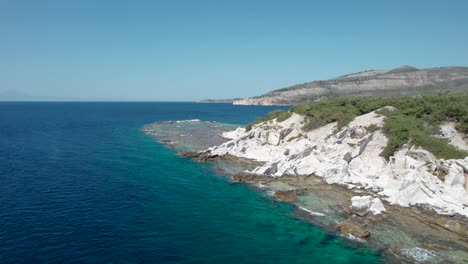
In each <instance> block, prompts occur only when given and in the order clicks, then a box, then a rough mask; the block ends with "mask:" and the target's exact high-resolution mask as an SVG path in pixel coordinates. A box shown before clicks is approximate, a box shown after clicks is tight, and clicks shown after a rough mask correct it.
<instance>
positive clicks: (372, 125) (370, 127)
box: [366, 124, 379, 133]
mask: <svg viewBox="0 0 468 264" xmlns="http://www.w3.org/2000/svg"><path fill="white" fill-rule="evenodd" d="M366 130H367V131H368V132H370V133H373V132H375V131H377V130H379V126H377V125H376V124H371V125H368V126H367V127H366Z"/></svg>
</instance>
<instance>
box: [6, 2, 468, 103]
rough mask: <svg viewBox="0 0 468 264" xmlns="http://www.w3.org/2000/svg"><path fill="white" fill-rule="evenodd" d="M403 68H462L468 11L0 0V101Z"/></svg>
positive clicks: (179, 90)
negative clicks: (14, 94)
mask: <svg viewBox="0 0 468 264" xmlns="http://www.w3.org/2000/svg"><path fill="white" fill-rule="evenodd" d="M383 2H385V3H383ZM402 64H410V65H413V66H416V67H419V68H426V67H437V66H450V65H459V66H468V1H466V0H464V1H430V0H426V1H408V0H407V1H375V0H374V1H274V0H269V1H253V0H252V1H241V0H237V1H232V0H231V1H221V0H213V1H204V0H197V1H180V0H170V1H169V0H168V1H156V0H155V1H131V0H128V1H119V0H109V1H99V0H78V1H71V0H70V1H67V0H57V1H47V0H41V1H37V0H31V1H22V0H0V91H2V90H19V91H23V92H25V93H28V94H32V95H42V96H57V97H73V98H101V99H102V98H109V99H122V100H197V99H203V98H230V97H246V96H252V95H259V94H262V93H264V92H267V91H270V90H273V89H277V88H283V87H286V86H289V85H292V84H296V83H301V82H306V81H311V80H316V79H327V78H331V77H335V76H338V75H343V74H347V73H351V72H356V71H361V70H366V69H386V68H394V67H397V66H399V65H402Z"/></svg>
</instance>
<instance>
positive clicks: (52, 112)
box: [0, 102, 379, 264]
mask: <svg viewBox="0 0 468 264" xmlns="http://www.w3.org/2000/svg"><path fill="white" fill-rule="evenodd" d="M278 108H279V107H264V106H233V105H230V104H202V103H159V102H148V103H144V102H138V103H135V102H2V103H0V263H180V264H182V263H184V264H185V263H222V264H229V263H236V264H238V263H379V256H378V254H376V253H375V252H371V251H369V250H367V249H366V247H365V246H358V245H355V244H353V243H350V242H348V241H345V240H344V239H342V238H340V237H339V236H338V235H337V234H334V233H328V232H325V231H323V230H321V229H319V228H318V227H315V226H313V225H312V224H310V223H307V222H306V221H305V220H304V219H301V218H300V217H298V216H296V215H295V214H293V211H294V208H292V206H289V205H286V204H282V203H279V202H275V201H273V200H272V199H270V198H269V197H268V196H267V195H265V194H264V193H262V192H259V191H256V190H254V189H253V188H252V187H249V186H247V185H242V184H232V183H230V182H229V181H228V180H227V178H226V175H220V174H219V172H215V171H214V170H213V169H212V168H211V167H210V166H209V164H206V163H198V162H194V161H192V160H190V159H186V158H182V157H179V156H177V155H176V151H175V150H174V149H169V148H167V147H165V146H164V145H162V144H160V143H159V142H157V141H155V140H154V139H152V138H150V137H149V136H147V135H146V134H144V133H143V132H141V131H140V129H141V128H142V127H143V126H144V125H145V124H148V123H151V122H156V121H171V120H187V119H200V120H204V121H216V122H221V123H227V124H236V125H245V124H248V123H249V122H251V121H252V120H254V119H255V118H256V117H258V116H262V115H264V114H266V113H268V112H270V111H272V110H275V109H278Z"/></svg>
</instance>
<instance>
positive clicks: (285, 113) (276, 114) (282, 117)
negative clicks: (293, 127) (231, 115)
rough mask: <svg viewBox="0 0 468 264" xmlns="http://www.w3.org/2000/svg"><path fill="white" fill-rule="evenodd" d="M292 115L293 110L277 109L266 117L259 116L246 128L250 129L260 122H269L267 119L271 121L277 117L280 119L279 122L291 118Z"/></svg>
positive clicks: (277, 119)
mask: <svg viewBox="0 0 468 264" xmlns="http://www.w3.org/2000/svg"><path fill="white" fill-rule="evenodd" d="M291 115H292V112H290V111H285V110H276V111H273V112H270V113H268V114H267V115H266V116H264V117H258V118H257V119H255V120H254V121H253V122H252V123H250V124H248V125H247V127H246V130H247V131H250V130H251V129H252V127H253V126H254V125H257V124H260V123H263V122H267V121H270V120H273V119H276V121H278V122H283V121H285V120H286V119H288V118H290V117H291Z"/></svg>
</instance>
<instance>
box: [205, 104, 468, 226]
mask: <svg viewBox="0 0 468 264" xmlns="http://www.w3.org/2000/svg"><path fill="white" fill-rule="evenodd" d="M384 118H385V117H384V116H382V115H379V114H377V113H376V112H371V113H368V114H365V115H362V116H359V117H357V118H355V119H354V120H353V121H352V122H350V123H349V124H348V125H347V126H345V127H343V128H342V129H340V130H339V131H335V130H336V124H334V123H332V124H328V125H325V126H323V127H320V128H318V129H315V130H312V131H310V132H304V131H303V130H302V125H303V124H302V123H303V121H304V117H303V116H300V115H297V114H293V115H292V116H291V117H290V118H289V119H287V120H285V121H283V122H276V120H271V121H268V122H265V123H261V124H257V125H255V126H253V128H252V129H251V130H250V131H246V130H245V129H244V128H238V129H237V130H235V131H232V132H227V133H224V134H223V136H224V137H226V138H228V139H231V140H230V141H228V142H226V143H223V144H222V145H220V146H215V147H212V148H209V149H208V150H206V153H208V155H211V156H223V155H226V154H229V155H233V156H237V157H243V158H248V159H253V160H257V161H263V162H265V164H264V165H263V166H260V167H257V168H255V169H254V170H252V171H250V173H253V174H261V175H269V176H271V177H281V176H283V175H315V176H319V177H322V178H323V179H324V180H325V181H326V182H328V183H336V184H342V185H346V186H347V187H348V188H350V189H360V188H363V189H367V190H369V191H371V192H373V193H374V196H378V197H381V199H383V200H386V201H388V202H389V203H390V204H396V205H400V206H410V205H420V206H425V207H430V208H432V209H434V210H435V211H436V212H438V213H440V214H455V213H458V214H461V215H464V216H467V217H468V157H465V159H458V160H438V159H436V158H435V157H434V155H432V154H431V153H429V152H428V151H426V150H424V149H421V148H414V147H405V148H403V149H401V150H399V151H398V152H396V153H395V154H394V156H393V157H391V158H390V160H389V161H386V160H385V159H384V158H383V157H381V156H380V153H381V151H382V149H383V148H384V147H385V146H386V144H387V138H386V136H385V135H384V134H383V132H382V131H381V130H380V129H377V130H376V131H374V132H370V131H368V130H367V129H366V127H368V126H369V125H376V126H377V127H379V128H380V127H382V126H383V123H384ZM462 143H463V142H462ZM457 144H461V142H460V141H459V140H457ZM436 175H438V176H436ZM374 205H375V206H374ZM366 206H368V207H369V210H370V211H372V212H373V213H374V214H379V213H381V212H383V211H384V210H385V208H384V207H383V204H382V202H381V201H380V200H379V198H377V197H374V198H372V199H371V200H370V202H369V203H368V204H367V205H366Z"/></svg>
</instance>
